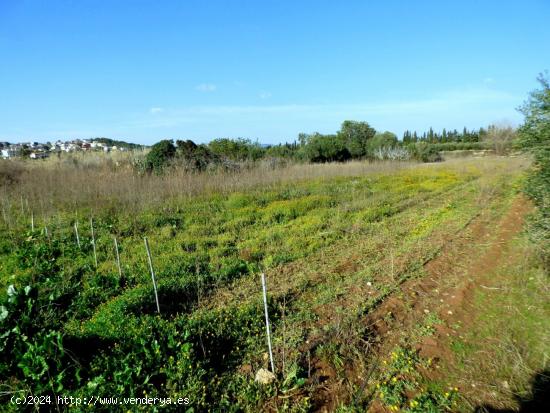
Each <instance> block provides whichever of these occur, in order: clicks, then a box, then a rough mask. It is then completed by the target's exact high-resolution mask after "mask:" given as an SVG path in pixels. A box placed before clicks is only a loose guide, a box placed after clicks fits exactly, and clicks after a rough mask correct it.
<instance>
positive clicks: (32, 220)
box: [31, 212, 34, 232]
mask: <svg viewBox="0 0 550 413" xmlns="http://www.w3.org/2000/svg"><path fill="white" fill-rule="evenodd" d="M31 231H32V232H34V212H31Z"/></svg>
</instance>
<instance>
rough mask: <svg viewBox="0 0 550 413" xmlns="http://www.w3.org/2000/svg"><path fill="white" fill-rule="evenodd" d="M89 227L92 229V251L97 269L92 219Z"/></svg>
mask: <svg viewBox="0 0 550 413" xmlns="http://www.w3.org/2000/svg"><path fill="white" fill-rule="evenodd" d="M90 227H91V228H92V247H93V250H94V263H95V266H96V268H97V253H96V250H95V234H94V219H93V218H90Z"/></svg>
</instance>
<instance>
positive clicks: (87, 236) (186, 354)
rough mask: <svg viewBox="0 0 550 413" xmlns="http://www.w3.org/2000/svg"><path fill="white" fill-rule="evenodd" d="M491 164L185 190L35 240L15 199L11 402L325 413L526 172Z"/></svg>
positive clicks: (9, 243) (69, 218)
mask: <svg viewBox="0 0 550 413" xmlns="http://www.w3.org/2000/svg"><path fill="white" fill-rule="evenodd" d="M479 162H480V161H479ZM479 162H471V161H470V162H469V161H464V162H457V163H454V164H448V165H442V166H418V167H417V168H412V167H407V168H405V169H398V170H395V171H384V172H380V171H374V172H373V171H369V173H367V174H364V173H356V174H350V173H348V174H347V176H338V175H339V174H334V175H336V176H326V175H324V174H323V173H321V172H319V173H318V172H316V173H315V174H313V175H314V176H312V177H310V178H308V179H302V180H296V179H295V177H292V179H288V180H287V181H285V180H284V179H282V178H281V179H280V180H278V181H271V183H270V185H269V186H267V187H263V188H262V187H259V186H254V185H250V186H248V187H247V188H246V190H244V191H238V190H233V191H229V192H224V191H219V192H216V191H213V192H209V193H202V194H199V195H196V196H193V197H188V196H187V197H178V196H177V195H174V197H173V198H169V199H168V200H167V201H166V202H162V203H157V204H154V206H152V207H146V208H143V209H140V210H137V212H136V211H134V212H133V213H132V214H126V213H125V211H117V210H116V209H113V208H111V207H105V206H104V205H103V204H101V205H102V206H101V208H97V205H96V207H95V208H92V206H91V205H92V204H90V203H86V205H85V207H83V208H79V207H78V205H76V206H75V207H71V208H65V209H59V210H56V212H55V213H54V214H52V215H49V216H48V217H46V218H40V216H38V219H37V222H36V225H35V230H34V231H31V230H30V229H29V223H28V212H29V210H28V209H27V207H26V205H24V206H23V207H22V208H21V209H22V211H23V213H22V214H18V212H19V205H17V204H16V203H13V202H12V203H11V204H10V205H9V206H8V212H9V216H10V217H11V219H9V220H6V221H5V222H4V225H3V226H2V227H1V228H0V232H1V237H0V286H1V287H2V290H3V291H4V293H3V294H2V298H1V300H2V304H1V305H2V307H1V312H0V319H1V320H0V322H1V331H0V349H1V350H2V352H1V354H2V355H1V356H0V357H1V360H0V369H1V372H2V374H1V376H2V377H3V379H2V386H3V389H4V390H5V392H6V394H11V392H14V391H21V390H23V391H26V392H29V394H33V395H41V394H63V395H74V396H80V397H90V396H91V395H96V396H97V395H99V396H107V397H108V396H112V395H119V394H120V395H124V396H128V397H131V396H142V395H148V396H151V397H155V396H170V397H178V396H181V397H189V398H190V400H191V403H192V406H193V407H192V408H193V409H194V411H203V410H209V409H210V410H220V411H243V410H245V411H258V409H283V410H285V409H287V410H295V411H301V410H304V411H305V410H308V409H311V408H314V407H315V406H317V405H319V403H321V398H320V395H322V390H321V388H322V387H323V386H324V384H323V382H325V381H327V380H328V381H329V382H331V380H333V379H335V380H337V379H339V378H340V379H345V378H346V376H347V375H348V374H349V373H350V372H349V370H348V366H349V365H350V364H356V365H357V366H358V368H357V371H362V369H363V370H367V369H368V363H369V359H368V357H365V352H364V350H365V348H366V346H368V342H369V341H368V339H367V338H368V334H369V332H368V328H367V326H365V325H364V324H362V323H361V319H362V316H363V315H364V314H366V313H368V312H369V311H371V310H372V309H373V308H375V307H376V306H377V305H378V304H379V303H380V302H381V301H383V300H384V298H385V297H386V296H387V295H389V294H390V293H392V292H394V291H396V290H397V289H398V288H399V286H400V284H401V283H402V282H403V281H405V280H407V279H410V278H414V277H421V276H422V275H423V263H424V262H426V260H428V259H430V257H433V256H434V255H436V254H437V253H438V251H439V250H440V249H441V246H442V245H443V244H444V243H445V241H446V240H448V239H449V238H450V237H452V236H453V235H454V234H455V233H456V232H457V231H460V230H461V228H463V227H464V226H465V225H467V223H468V222H469V221H470V220H471V219H472V217H474V216H476V214H478V213H479V211H480V210H482V209H483V208H485V207H486V205H487V203H488V202H491V203H498V202H501V201H502V200H503V199H506V198H507V197H509V196H510V193H511V192H510V189H511V188H512V186H513V177H514V176H516V175H517V173H518V171H519V170H520V169H521V168H522V162H524V161H522V160H516V161H510V160H506V161H504V160H484V161H483V163H479ZM514 162H515V163H514ZM327 167H328V168H332V166H327ZM279 175H280V176H284V173H279ZM91 216H93V218H94V233H95V244H96V248H97V256H98V266H97V267H96V266H95V264H94V260H93V256H92V244H91V228H90V227H89V218H90V217H91ZM75 223H78V226H77V227H78V229H79V238H80V247H79V246H78V245H77V243H76V236H75V229H74V228H75ZM46 226H47V233H46V231H45V227H46ZM144 236H147V238H148V240H149V243H150V245H151V250H152V255H153V263H154V266H155V270H156V275H157V282H158V294H159V301H160V309H161V314H160V315H158V314H157V313H156V304H155V298H154V295H153V290H152V285H151V279H150V275H149V272H148V269H147V261H146V260H147V258H146V255H145V250H144V247H143V237H144ZM113 237H116V238H117V240H118V245H119V247H120V251H119V252H120V258H121V262H122V272H121V274H119V272H118V269H117V267H116V261H115V250H114V242H113ZM260 271H265V272H266V273H267V278H268V286H269V287H268V288H269V300H268V307H269V312H270V317H271V319H272V322H273V334H274V351H275V361H276V370H277V371H276V373H277V375H278V380H277V382H276V384H275V385H273V386H267V387H263V386H260V385H258V384H256V383H255V382H254V377H253V375H254V374H253V373H254V372H255V371H257V369H258V368H260V367H267V360H266V359H265V357H264V353H265V337H264V326H263V313H262V303H261V295H260V289H259V284H258V281H259V280H258V277H257V275H258V274H259V272H260ZM404 351H405V350H404ZM404 354H405V353H404ZM407 354H408V353H407ZM407 357H408V356H407ZM411 357H413V356H412V355H411ZM414 362H415V363H416V361H414ZM361 374H363V373H361ZM396 374H397V373H396ZM399 374H401V373H399ZM411 374H412V373H411ZM388 377H389V379H390V382H391V380H392V378H393V377H396V375H395V374H394V375H391V377H390V376H388ZM411 377H412V376H411ZM390 393H391V392H387V394H390ZM394 393H396V392H394ZM392 394H393V393H392ZM348 396H349V395H348ZM440 396H441V395H439V394H438V395H436V396H434V400H439V401H440V402H441V403H443V400H444V399H441V398H440ZM343 397H344V398H345V397H346V396H345V395H344V396H343ZM395 397H397V393H396V396H395ZM419 397H420V396H419ZM430 397H431V396H430ZM422 400H423V399H422ZM430 400H432V399H430ZM445 400H446V399H445ZM418 402H419V403H420V399H419V401H418ZM422 403H423V402H422ZM426 403H427V402H426ZM434 403H435V402H434ZM393 405H395V404H393ZM440 405H441V406H444V405H443V404H440ZM410 408H411V409H413V408H415V407H414V406H412V405H411V406H410ZM169 409H170V407H167V408H166V410H169ZM83 410H84V409H83ZM412 411H418V410H412Z"/></svg>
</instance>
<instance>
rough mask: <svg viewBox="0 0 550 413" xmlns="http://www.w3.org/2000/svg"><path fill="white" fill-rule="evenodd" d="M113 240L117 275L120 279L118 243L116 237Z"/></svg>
mask: <svg viewBox="0 0 550 413" xmlns="http://www.w3.org/2000/svg"><path fill="white" fill-rule="evenodd" d="M113 240H114V241H115V252H116V265H117V267H118V275H119V277H122V268H121V267H120V255H119V253H118V242H117V240H116V237H113Z"/></svg>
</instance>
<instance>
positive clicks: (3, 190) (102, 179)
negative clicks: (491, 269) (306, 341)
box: [0, 152, 525, 217]
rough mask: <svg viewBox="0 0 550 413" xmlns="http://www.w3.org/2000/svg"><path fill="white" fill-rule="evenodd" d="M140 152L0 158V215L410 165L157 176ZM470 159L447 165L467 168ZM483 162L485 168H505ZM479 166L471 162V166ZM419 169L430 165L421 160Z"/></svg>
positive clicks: (133, 204) (177, 171)
mask: <svg viewBox="0 0 550 413" xmlns="http://www.w3.org/2000/svg"><path fill="white" fill-rule="evenodd" d="M141 157H143V153H139V152H126V153H111V154H102V153H97V154H95V153H92V154H89V153H87V154H70V155H66V154H63V155H62V156H60V157H57V156H54V157H52V158H50V159H47V160H44V161H30V160H3V161H0V202H1V203H2V209H3V211H4V214H8V213H10V211H11V212H12V213H15V211H18V210H19V209H20V208H21V203H24V206H25V209H26V210H27V211H29V210H33V211H34V212H35V214H38V215H39V216H43V217H47V216H50V215H52V214H55V213H56V212H57V211H67V210H68V211H71V210H78V209H89V210H92V211H100V210H103V209H113V208H115V209H123V210H125V211H127V212H128V213H131V212H139V211H141V210H143V209H147V208H151V207H157V206H161V205H165V204H167V203H171V202H172V201H177V200H181V199H186V198H190V197H195V196H200V195H209V194H213V193H219V194H228V193H232V192H236V191H246V190H249V189H254V188H266V187H276V186H277V185H280V184H282V183H292V182H299V181H304V180H311V179H330V178H334V177H349V176H365V175H368V174H377V173H384V174H386V173H392V172H395V171H399V170H402V169H404V168H411V167H413V166H416V167H419V164H417V163H414V162H403V161H388V160H387V161H376V162H360V161H352V162H347V163H327V164H304V163H273V162H269V161H260V162H255V163H243V164H240V167H239V168H238V170H233V171H227V170H223V169H218V170H214V171H209V172H201V173H198V172H196V173H193V172H189V171H188V170H186V169H185V168H183V167H173V168H171V169H169V170H168V171H166V173H165V174H163V175H155V174H144V173H140V172H139V171H138V169H136V168H135V167H134V164H135V162H136V160H138V159H140V158H141ZM471 162H472V161H470V162H468V161H467V160H466V161H465V160H462V161H456V162H450V163H447V164H446V166H453V165H454V167H455V168H457V169H459V170H460V169H467V168H469V165H470V164H471ZM510 162H516V163H517V162H525V160H523V159H520V160H515V161H513V160H511V159H507V160H506V162H504V161H503V160H498V159H496V158H493V159H487V160H486V161H484V164H486V165H487V167H488V168H494V167H495V165H499V164H500V165H501V166H502V165H504V164H506V165H508V166H509V163H510ZM476 166H477V167H479V162H477V163H476ZM425 167H438V166H436V165H426V166H425Z"/></svg>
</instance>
